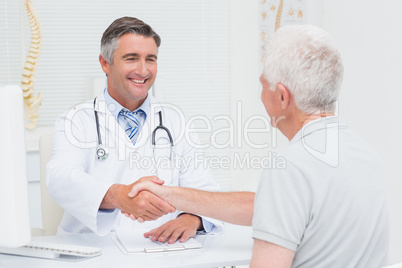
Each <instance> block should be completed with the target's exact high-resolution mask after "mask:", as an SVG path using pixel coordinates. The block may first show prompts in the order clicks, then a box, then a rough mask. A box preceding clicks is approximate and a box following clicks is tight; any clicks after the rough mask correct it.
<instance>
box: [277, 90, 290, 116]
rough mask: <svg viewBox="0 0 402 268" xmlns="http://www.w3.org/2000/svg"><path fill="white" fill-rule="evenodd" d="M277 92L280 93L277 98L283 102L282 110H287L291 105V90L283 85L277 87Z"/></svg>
mask: <svg viewBox="0 0 402 268" xmlns="http://www.w3.org/2000/svg"><path fill="white" fill-rule="evenodd" d="M276 90H277V91H278V96H277V97H278V98H279V101H280V102H281V108H282V110H286V108H287V107H288V106H289V103H290V98H291V94H290V92H289V90H288V89H287V88H286V87H285V86H284V85H282V84H278V85H277V86H276Z"/></svg>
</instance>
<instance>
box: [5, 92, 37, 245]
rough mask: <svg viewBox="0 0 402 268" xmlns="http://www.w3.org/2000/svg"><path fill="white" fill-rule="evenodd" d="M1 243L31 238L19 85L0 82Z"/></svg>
mask: <svg viewBox="0 0 402 268" xmlns="http://www.w3.org/2000/svg"><path fill="white" fill-rule="evenodd" d="M0 204H1V207H2V208H1V216H0V247H19V246H22V245H25V244H28V243H29V242H30V241H31V227H30V222H29V208H28V182H27V170H26V151H25V128H24V106H23V96H22V89H21V87H19V86H3V87H1V86H0Z"/></svg>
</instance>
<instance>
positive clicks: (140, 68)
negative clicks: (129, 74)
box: [136, 61, 149, 77]
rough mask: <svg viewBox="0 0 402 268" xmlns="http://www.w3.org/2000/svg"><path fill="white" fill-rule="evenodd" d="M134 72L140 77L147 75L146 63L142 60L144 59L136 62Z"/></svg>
mask: <svg viewBox="0 0 402 268" xmlns="http://www.w3.org/2000/svg"><path fill="white" fill-rule="evenodd" d="M136 73H137V74H138V75H141V76H142V77H145V76H147V75H148V73H149V72H148V67H147V64H146V62H144V61H139V62H138V63H137V66H136Z"/></svg>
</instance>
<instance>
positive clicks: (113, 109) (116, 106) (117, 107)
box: [103, 88, 151, 119]
mask: <svg viewBox="0 0 402 268" xmlns="http://www.w3.org/2000/svg"><path fill="white" fill-rule="evenodd" d="M103 95H104V97H105V102H106V106H107V107H108V109H109V111H110V113H111V114H112V115H113V116H114V117H115V118H116V119H117V117H118V115H119V112H120V111H121V109H126V108H124V107H123V106H122V105H121V104H120V103H118V102H117V101H116V100H115V99H113V98H112V96H110V94H109V92H108V90H107V88H106V89H105V90H104V92H103ZM140 109H141V110H143V111H144V113H145V116H147V115H148V114H149V112H150V110H151V107H150V96H149V94H148V95H147V97H146V99H145V100H144V102H143V103H142V104H141V106H140V107H138V108H137V109H136V110H140Z"/></svg>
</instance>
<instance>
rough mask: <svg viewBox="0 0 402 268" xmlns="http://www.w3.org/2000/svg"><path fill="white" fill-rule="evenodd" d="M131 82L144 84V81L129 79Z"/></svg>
mask: <svg viewBox="0 0 402 268" xmlns="http://www.w3.org/2000/svg"><path fill="white" fill-rule="evenodd" d="M130 80H131V81H133V82H134V83H138V84H144V83H145V80H136V79H130Z"/></svg>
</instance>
